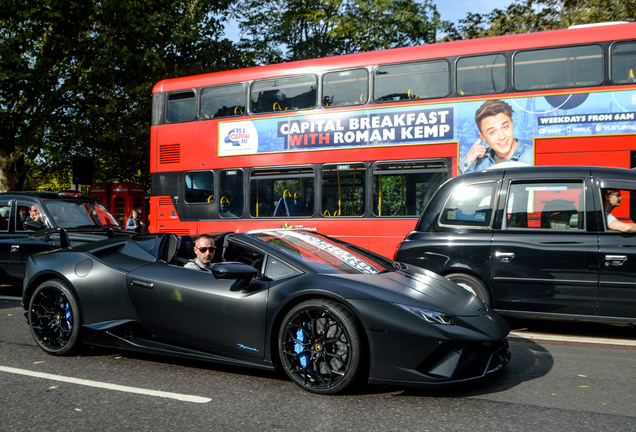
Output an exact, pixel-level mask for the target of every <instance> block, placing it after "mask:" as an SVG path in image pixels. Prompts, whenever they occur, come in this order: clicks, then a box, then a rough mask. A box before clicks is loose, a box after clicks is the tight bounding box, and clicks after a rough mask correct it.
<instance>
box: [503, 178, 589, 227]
mask: <svg viewBox="0 0 636 432" xmlns="http://www.w3.org/2000/svg"><path fill="white" fill-rule="evenodd" d="M583 190H584V189H583V182H582V181H580V182H578V181H577V182H560V181H559V182H550V183H536V182H535V183H523V182H517V183H515V182H512V183H511V185H510V191H509V192H508V201H507V203H506V228H509V229H516V228H534V229H537V228H538V229H550V230H571V229H583V228H584V227H585V221H584V216H585V212H584V211H582V209H584V208H585V205H584V197H585V195H584V193H583Z"/></svg>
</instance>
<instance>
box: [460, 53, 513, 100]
mask: <svg viewBox="0 0 636 432" xmlns="http://www.w3.org/2000/svg"><path fill="white" fill-rule="evenodd" d="M505 89H506V58H505V57H504V56H503V55H502V54H494V55H484V56H476V57H464V58H460V59H459V60H458V61H457V93H459V94H460V95H461V96H471V95H477V94H492V93H501V92H503V91H504V90H505Z"/></svg>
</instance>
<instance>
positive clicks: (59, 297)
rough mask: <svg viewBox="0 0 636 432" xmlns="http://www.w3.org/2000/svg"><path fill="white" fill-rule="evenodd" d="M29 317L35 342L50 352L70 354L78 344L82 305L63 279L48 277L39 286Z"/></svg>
mask: <svg viewBox="0 0 636 432" xmlns="http://www.w3.org/2000/svg"><path fill="white" fill-rule="evenodd" d="M28 320H29V327H30V328H31V334H32V335H33V338H34V339H35V342H36V343H37V344H38V346H39V347H40V348H42V349H43V350H44V351H46V352H47V353H49V354H53V355H68V354H71V353H72V352H73V351H75V350H76V349H77V348H78V345H79V342H78V341H79V332H80V322H81V321H80V311H79V306H78V303H77V300H76V299H75V296H74V295H73V293H72V292H71V290H70V289H69V288H68V286H67V285H66V284H65V283H64V282H63V281H61V280H48V281H46V282H43V283H41V284H40V286H38V287H37V288H36V289H35V291H34V292H33V296H31V301H30V302H29V312H28Z"/></svg>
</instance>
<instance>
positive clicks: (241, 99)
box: [201, 84, 247, 119]
mask: <svg viewBox="0 0 636 432" xmlns="http://www.w3.org/2000/svg"><path fill="white" fill-rule="evenodd" d="M246 100H247V96H246V94H245V86H244V85H243V84H235V85H229V86H219V87H208V88H205V89H203V92H202V93H201V118H204V119H211V118H219V117H234V116H242V115H243V114H245V103H246Z"/></svg>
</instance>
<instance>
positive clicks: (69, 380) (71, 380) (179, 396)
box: [0, 366, 212, 403]
mask: <svg viewBox="0 0 636 432" xmlns="http://www.w3.org/2000/svg"><path fill="white" fill-rule="evenodd" d="M0 372H7V373H12V374H17V375H26V376H30V377H35V378H43V379H48V380H53V381H61V382H66V383H71V384H78V385H83V386H88V387H97V388H103V389H107V390H116V391H121V392H127V393H136V394H141V395H146V396H156V397H162V398H169V399H176V400H179V401H183V402H194V403H208V402H210V401H211V400H212V399H210V398H205V397H201V396H192V395H186V394H180V393H170V392H164V391H157V390H148V389H142V388H138V387H129V386H123V385H118V384H109V383H105V382H100V381H91V380H85V379H80V378H72V377H66V376H62V375H53V374H48V373H43V372H34V371H30V370H26V369H17V368H12V367H7V366H0Z"/></svg>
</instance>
